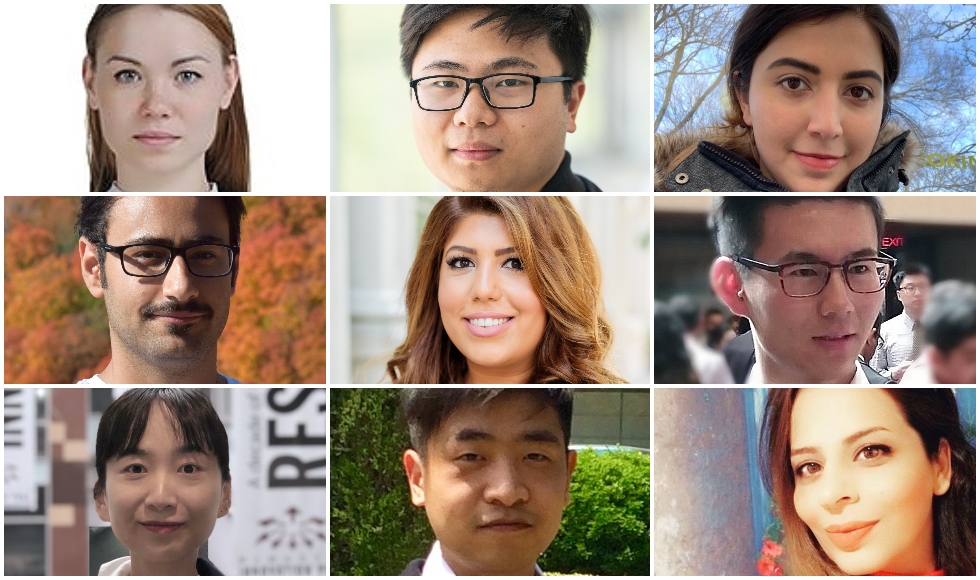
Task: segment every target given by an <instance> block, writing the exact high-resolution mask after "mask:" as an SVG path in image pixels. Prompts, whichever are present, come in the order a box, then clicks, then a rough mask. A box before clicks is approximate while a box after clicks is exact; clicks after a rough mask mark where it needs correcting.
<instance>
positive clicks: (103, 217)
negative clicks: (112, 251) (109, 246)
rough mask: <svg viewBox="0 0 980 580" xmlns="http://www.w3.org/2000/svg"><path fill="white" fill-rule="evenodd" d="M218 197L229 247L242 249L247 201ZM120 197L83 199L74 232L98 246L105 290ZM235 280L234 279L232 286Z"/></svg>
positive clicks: (240, 198) (94, 196) (87, 197)
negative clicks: (113, 218)
mask: <svg viewBox="0 0 980 580" xmlns="http://www.w3.org/2000/svg"><path fill="white" fill-rule="evenodd" d="M212 197H218V199H220V200H221V201H222V202H224V204H225V211H226V212H227V214H228V234H229V245H231V246H236V247H237V246H239V245H241V243H242V220H243V219H245V213H246V210H245V201H244V200H243V199H242V196H240V195H222V196H212ZM118 199H119V197H118V196H113V195H85V196H82V204H81V208H80V209H79V212H78V218H77V220H76V221H75V232H76V233H77V234H78V237H79V238H85V239H87V240H88V241H90V242H92V243H93V244H95V245H96V248H97V252H98V255H99V272H100V274H101V278H102V287H103V288H105V287H106V279H105V249H104V248H103V247H102V245H103V244H106V243H107V242H106V236H107V235H108V232H109V212H110V211H112V206H114V205H115V204H116V200H118ZM234 285H235V279H232V286H234Z"/></svg>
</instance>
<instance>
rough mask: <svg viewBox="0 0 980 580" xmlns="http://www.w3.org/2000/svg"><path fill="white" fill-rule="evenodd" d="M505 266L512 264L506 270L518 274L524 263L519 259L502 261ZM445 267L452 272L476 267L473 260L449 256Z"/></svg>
mask: <svg viewBox="0 0 980 580" xmlns="http://www.w3.org/2000/svg"><path fill="white" fill-rule="evenodd" d="M507 264H513V265H512V266H510V267H508V268H506V269H507V270H516V271H518V272H523V271H524V263H523V262H521V259H520V258H507V259H506V260H504V264H503V265H504V266H506V265H507ZM446 265H447V266H449V269H450V270H452V271H454V272H457V271H459V270H464V269H466V268H473V267H475V266H476V264H474V263H473V260H471V259H469V258H467V257H465V256H450V257H449V258H447V259H446Z"/></svg>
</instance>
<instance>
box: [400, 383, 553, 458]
mask: <svg viewBox="0 0 980 580" xmlns="http://www.w3.org/2000/svg"><path fill="white" fill-rule="evenodd" d="M516 393H526V394H529V395H531V396H532V397H534V398H535V399H536V400H537V401H538V402H539V403H540V404H541V405H542V406H543V407H551V408H553V409H554V410H555V411H556V412H557V413H558V423H559V424H560V425H561V432H562V435H564V437H565V448H566V449H567V448H568V444H569V441H570V440H571V437H572V389H404V390H403V391H402V416H403V418H404V419H405V422H406V423H407V424H408V434H409V438H410V439H411V441H412V448H413V449H415V451H417V452H418V454H419V456H420V457H421V458H422V460H423V461H425V457H426V447H427V445H428V443H429V439H430V438H431V437H432V434H433V433H435V432H436V430H438V429H439V426H440V425H442V422H443V421H445V420H446V419H447V418H448V417H449V416H450V415H452V414H453V413H454V412H455V411H456V410H457V409H459V408H460V407H462V406H464V405H470V404H475V405H477V406H480V407H482V406H484V405H486V404H488V403H490V402H491V401H493V400H495V399H500V398H502V397H506V396H509V395H513V394H516Z"/></svg>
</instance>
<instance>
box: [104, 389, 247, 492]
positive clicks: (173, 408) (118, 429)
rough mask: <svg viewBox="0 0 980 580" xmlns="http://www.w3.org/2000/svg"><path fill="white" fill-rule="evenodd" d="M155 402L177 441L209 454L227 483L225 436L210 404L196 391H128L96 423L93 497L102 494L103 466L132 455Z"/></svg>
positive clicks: (226, 446)
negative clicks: (97, 431)
mask: <svg viewBox="0 0 980 580" xmlns="http://www.w3.org/2000/svg"><path fill="white" fill-rule="evenodd" d="M157 402H159V403H161V404H162V405H163V408H164V410H165V411H164V414H167V415H169V416H170V417H169V418H170V420H171V422H172V424H173V426H174V431H175V432H176V434H177V440H178V441H179V442H180V444H181V445H182V446H184V445H186V446H187V447H189V448H191V449H192V450H194V451H198V452H201V453H207V454H209V455H213V456H214V457H215V458H216V459H217V460H218V467H219V468H220V469H221V481H222V482H227V481H231V470H230V469H229V468H228V433H227V432H226V431H225V426H224V424H222V422H221V419H219V418H218V413H217V412H215V410H214V407H213V406H212V405H211V401H210V400H209V399H208V398H207V397H205V396H204V394H202V393H201V391H199V390H197V389H130V390H128V391H126V392H125V393H123V394H122V396H120V397H119V398H118V399H116V400H115V401H113V402H112V404H111V405H109V408H108V409H106V410H105V414H103V415H102V420H100V421H99V433H98V435H97V436H96V440H95V471H96V474H97V476H98V478H97V480H96V482H95V487H94V488H93V489H92V492H93V496H94V497H95V498H96V499H98V497H99V496H100V495H102V494H103V493H105V483H106V475H105V471H106V465H108V463H109V462H110V461H113V460H114V459H117V458H119V457H122V456H124V455H129V454H131V453H135V452H136V449H137V448H138V447H139V443H140V440H141V439H142V438H143V433H144V432H145V431H146V424H147V421H149V418H150V409H152V408H153V406H154V404H156V403H157Z"/></svg>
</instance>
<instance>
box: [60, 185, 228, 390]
mask: <svg viewBox="0 0 980 580" xmlns="http://www.w3.org/2000/svg"><path fill="white" fill-rule="evenodd" d="M244 216H245V204H244V202H243V201H242V198H241V196H224V197H219V196H211V197H157V196H145V197H143V196H125V197H111V196H87V197H83V198H82V204H81V211H80V212H79V214H78V221H77V223H76V230H77V231H78V235H79V241H78V253H79V256H80V258H81V268H82V279H83V280H84V281H85V285H86V287H87V288H88V290H89V292H91V293H92V295H93V296H95V297H96V298H105V303H106V312H107V313H108V318H109V340H110V344H111V348H112V359H111V361H110V362H109V364H108V366H107V367H106V368H105V369H104V370H103V371H102V372H100V373H98V374H96V375H95V376H93V377H92V378H90V379H86V380H83V381H80V384H135V383H153V384H169V383H196V384H210V383H238V382H239V381H237V380H235V379H232V378H229V377H227V376H225V375H223V374H221V373H219V372H218V370H217V360H218V358H217V357H218V338H220V337H221V333H222V331H223V330H224V328H225V324H226V323H227V322H228V312H229V310H230V308H231V296H232V295H233V294H234V293H235V282H236V281H237V279H238V268H239V262H238V252H239V244H240V242H241V223H242V219H243V217H244Z"/></svg>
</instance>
